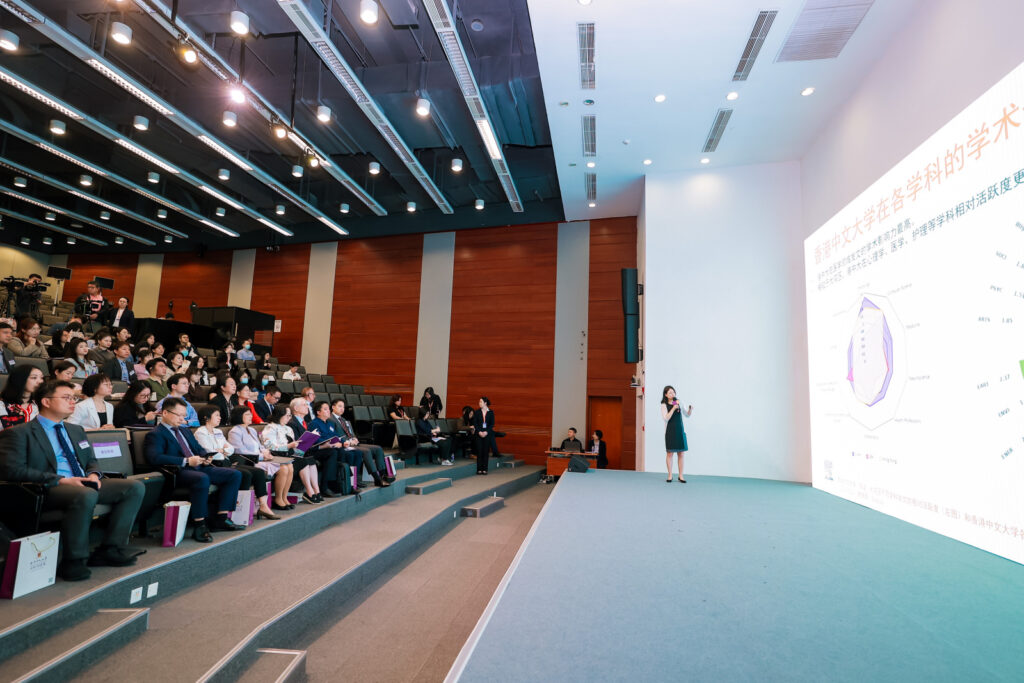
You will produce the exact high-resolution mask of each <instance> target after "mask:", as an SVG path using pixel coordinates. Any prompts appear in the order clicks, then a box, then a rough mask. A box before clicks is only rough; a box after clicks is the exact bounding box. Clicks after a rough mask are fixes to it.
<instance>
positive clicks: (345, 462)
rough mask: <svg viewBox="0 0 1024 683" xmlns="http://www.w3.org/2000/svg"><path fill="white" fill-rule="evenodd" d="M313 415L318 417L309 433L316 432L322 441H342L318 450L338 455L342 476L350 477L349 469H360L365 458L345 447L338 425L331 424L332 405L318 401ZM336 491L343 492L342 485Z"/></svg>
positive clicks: (322, 488)
mask: <svg viewBox="0 0 1024 683" xmlns="http://www.w3.org/2000/svg"><path fill="white" fill-rule="evenodd" d="M313 411H314V412H313V414H314V415H316V417H315V418H313V420H312V421H310V423H309V431H311V432H316V433H317V434H319V435H320V437H321V439H330V438H332V437H338V438H339V439H341V440H342V441H340V442H337V443H332V444H326V443H325V444H322V445H320V446H319V447H318V448H317V451H319V452H326V453H337V454H338V455H337V458H338V468H339V469H340V470H341V472H342V474H341V476H348V473H349V469H348V468H349V467H352V466H356V467H358V466H359V465H360V464H361V463H362V461H363V456H362V454H361V453H360V452H359V451H356V450H352V449H349V448H346V447H345V442H344V438H345V437H344V436H342V434H341V432H339V431H338V428H337V427H336V426H335V424H336V423H332V422H331V404H330V403H328V402H327V401H317V402H316V403H314V404H313ZM317 451H313V452H312V453H311V455H315V454H316V452H317ZM326 483H327V485H328V486H331V485H333V483H334V482H333V480H327V482H326ZM323 490H324V486H321V487H320V492H321V494H322V495H323ZM334 490H335V491H341V490H343V489H342V488H341V486H340V483H338V485H336V487H335V489H334Z"/></svg>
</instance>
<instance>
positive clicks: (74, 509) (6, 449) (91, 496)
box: [0, 381, 145, 581]
mask: <svg viewBox="0 0 1024 683" xmlns="http://www.w3.org/2000/svg"><path fill="white" fill-rule="evenodd" d="M32 398H33V400H34V401H35V403H36V405H37V406H39V416H38V417H37V418H36V419H35V420H33V421H31V422H28V423H26V424H22V425H18V426H17V427H13V428H11V429H5V430H3V431H2V432H0V479H6V480H7V481H18V482H35V483H37V484H45V485H47V486H48V487H49V488H48V490H47V492H46V499H45V501H44V502H43V508H44V509H47V510H62V511H63V512H64V518H63V520H62V522H61V529H60V537H61V543H62V544H63V550H64V559H63V560H62V562H61V566H60V575H61V578H63V579H64V580H65V581H82V580H83V579H87V578H89V576H90V575H91V572H90V571H89V569H88V566H87V563H88V564H89V565H94V566H95V565H105V566H116V567H121V566H125V565H129V564H135V560H136V558H135V556H134V555H133V554H131V553H129V552H128V551H127V548H126V546H127V544H128V534H129V533H130V532H131V529H132V526H133V525H134V523H135V516H136V515H137V514H138V512H139V506H140V505H141V504H142V496H143V494H144V493H145V488H144V487H143V485H142V483H141V482H138V481H130V480H127V479H105V478H104V477H103V473H102V472H101V471H100V468H99V464H98V463H97V461H96V456H95V454H94V453H93V450H92V446H91V445H90V444H89V441H88V439H86V437H85V431H84V430H83V429H82V428H81V427H79V426H78V425H73V424H69V423H66V422H64V420H66V419H67V418H69V417H71V414H72V413H73V412H74V410H75V385H74V384H72V383H71V382H64V381H50V382H46V383H45V384H43V385H42V386H40V387H39V388H38V389H37V390H36V392H35V394H34V395H33V397H32ZM97 504H104V505H110V506H111V508H112V509H111V512H110V519H109V521H108V523H107V529H106V532H105V535H104V537H103V543H102V544H101V545H100V547H99V548H97V549H96V551H95V552H93V553H92V555H90V554H89V525H90V523H91V522H92V514H93V508H95V507H96V505H97Z"/></svg>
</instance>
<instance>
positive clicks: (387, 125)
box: [277, 0, 454, 213]
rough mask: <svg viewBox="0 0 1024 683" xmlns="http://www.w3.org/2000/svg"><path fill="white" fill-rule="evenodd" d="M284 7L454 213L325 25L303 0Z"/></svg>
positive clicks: (285, 1)
mask: <svg viewBox="0 0 1024 683" xmlns="http://www.w3.org/2000/svg"><path fill="white" fill-rule="evenodd" d="M277 2H278V4H279V5H280V6H281V9H282V10H284V13H285V14H286V15H287V16H288V18H289V19H291V21H292V23H293V24H295V27H296V28H297V29H299V32H300V33H301V34H302V35H303V36H305V38H306V40H308V41H309V44H310V46H311V47H312V48H313V51H314V52H316V53H317V55H319V56H320V59H321V60H323V62H324V64H325V65H326V66H327V69H328V70H329V71H330V72H331V73H332V74H334V77H335V78H337V79H338V82H339V83H341V84H342V85H343V86H344V87H345V90H347V91H348V93H349V95H351V96H352V99H353V100H355V103H356V105H357V106H358V107H359V108H360V109H361V110H362V112H363V113H364V114H366V117H367V118H368V119H369V120H370V123H372V124H373V125H374V127H375V128H376V129H377V131H378V132H380V134H381V135H382V136H383V137H384V140H385V141H386V142H387V143H388V145H389V146H390V147H391V149H392V150H393V151H394V152H395V154H397V155H398V158H399V159H401V160H402V163H404V164H405V166H406V168H408V169H409V172H410V173H412V175H413V177H414V178H416V180H418V181H419V183H420V185H421V186H423V189H424V190H426V192H427V194H428V195H430V198H431V199H432V200H434V203H435V204H437V207H438V208H439V209H441V212H442V213H454V210H453V209H452V206H451V204H449V203H448V200H447V199H445V197H444V195H443V194H441V190H440V188H438V187H437V185H435V184H434V180H433V179H432V178H431V177H430V175H429V174H428V173H427V171H426V169H424V168H423V166H422V165H421V164H420V162H419V160H418V159H417V158H416V156H415V155H414V154H413V153H412V150H411V149H409V145H407V144H406V143H405V140H403V139H402V138H401V136H399V134H398V131H396V130H395V128H394V126H393V125H391V121H389V120H388V118H387V117H386V116H384V111H383V110H382V109H381V108H380V106H378V105H377V103H376V102H375V101H374V99H373V98H372V97H370V93H369V91H368V90H367V89H366V88H365V87H364V86H363V84H362V82H361V81H360V80H359V78H358V77H357V76H356V74H355V70H354V69H352V67H350V66H349V64H348V62H347V61H345V58H344V57H342V55H341V52H339V51H338V48H337V47H335V45H334V43H333V42H332V41H331V39H330V37H329V36H328V35H327V32H326V31H325V30H324V28H323V27H322V26H321V25H320V24H319V23H317V20H316V19H315V18H314V17H313V15H312V14H311V13H310V11H309V9H308V8H307V7H306V5H305V2H303V0H277Z"/></svg>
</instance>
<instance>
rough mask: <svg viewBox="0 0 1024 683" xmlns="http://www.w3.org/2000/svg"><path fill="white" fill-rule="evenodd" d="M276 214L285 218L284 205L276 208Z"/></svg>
mask: <svg viewBox="0 0 1024 683" xmlns="http://www.w3.org/2000/svg"><path fill="white" fill-rule="evenodd" d="M274 213H276V214H277V215H278V216H283V215H284V204H278V205H277V206H275V207H274Z"/></svg>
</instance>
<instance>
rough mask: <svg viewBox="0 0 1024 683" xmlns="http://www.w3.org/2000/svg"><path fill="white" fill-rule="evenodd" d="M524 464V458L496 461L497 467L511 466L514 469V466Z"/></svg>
mask: <svg viewBox="0 0 1024 683" xmlns="http://www.w3.org/2000/svg"><path fill="white" fill-rule="evenodd" d="M525 464H526V461H525V460H502V461H501V462H500V463H498V467H511V468H512V469H515V468H516V467H522V466H523V465H525Z"/></svg>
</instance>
